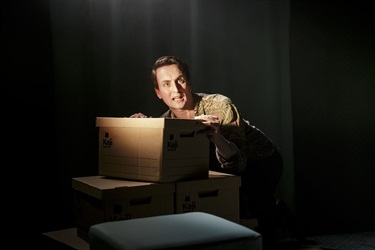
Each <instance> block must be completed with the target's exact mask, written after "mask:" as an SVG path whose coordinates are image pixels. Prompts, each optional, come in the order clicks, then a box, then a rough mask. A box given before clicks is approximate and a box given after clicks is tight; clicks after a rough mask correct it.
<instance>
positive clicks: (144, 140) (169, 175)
mask: <svg viewBox="0 0 375 250" xmlns="http://www.w3.org/2000/svg"><path fill="white" fill-rule="evenodd" d="M96 125H97V127H99V175H98V176H87V177H77V178H73V180H72V186H73V189H74V191H75V192H74V193H75V209H76V210H75V214H76V226H77V234H78V236H80V237H81V238H83V239H85V240H88V239H87V238H88V230H89V228H90V226H92V225H94V224H97V223H102V222H107V221H115V220H126V219H133V218H142V217H149V216H156V215H164V214H174V213H186V212H193V211H197V212H207V213H211V214H213V215H217V216H220V217H222V218H225V219H228V220H231V221H234V222H239V187H240V185H241V178H240V177H239V176H234V175H229V174H224V173H219V172H214V171H209V165H208V159H209V140H208V139H207V138H206V137H205V136H200V135H197V133H196V132H197V130H199V126H200V125H201V124H200V123H199V122H197V121H195V120H188V119H166V118H147V119H140V118H106V117H98V118H97V120H96Z"/></svg>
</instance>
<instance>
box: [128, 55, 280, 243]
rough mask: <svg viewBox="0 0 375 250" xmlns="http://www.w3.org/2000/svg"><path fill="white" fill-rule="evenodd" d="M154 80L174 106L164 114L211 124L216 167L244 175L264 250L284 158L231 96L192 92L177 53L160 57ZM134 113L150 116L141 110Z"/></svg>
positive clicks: (243, 205) (247, 206)
mask: <svg viewBox="0 0 375 250" xmlns="http://www.w3.org/2000/svg"><path fill="white" fill-rule="evenodd" d="M151 80H152V82H153V85H154V90H155V93H156V95H157V97H158V98H159V99H161V100H163V102H164V103H165V104H166V105H167V106H168V108H169V109H168V111H167V112H165V113H164V114H163V115H162V116H161V117H166V118H184V119H198V120H200V121H202V123H203V124H204V125H206V126H207V127H206V128H205V129H202V131H200V133H203V134H205V135H207V137H208V138H209V140H210V142H211V143H210V145H211V153H210V169H211V170H214V171H221V172H225V173H230V174H235V175H240V176H241V179H242V183H241V184H242V185H241V188H240V217H241V219H246V218H257V219H258V224H259V228H258V230H259V232H260V233H261V234H262V237H263V239H264V249H267V248H268V249H272V245H273V243H274V241H275V229H276V228H275V226H276V222H275V219H276V218H275V217H276V211H275V209H276V207H275V206H276V201H275V199H274V194H275V190H276V188H277V185H278V182H279V180H280V177H281V174H282V169H283V160H282V157H281V154H280V152H279V149H278V147H277V146H276V145H275V144H274V143H273V142H272V141H271V140H270V139H269V138H268V137H267V136H266V135H265V134H264V133H263V132H262V131H261V130H259V129H258V128H256V127H255V126H253V125H251V124H250V123H249V122H248V121H246V120H245V119H243V118H242V116H241V113H240V112H239V111H238V109H237V107H236V105H235V104H234V103H233V102H232V101H231V99H230V98H228V97H226V96H224V95H221V94H205V93H195V92H193V91H192V83H191V81H190V72H189V68H188V65H187V64H186V63H185V62H184V61H182V60H181V59H179V58H177V57H174V56H163V57H161V58H159V59H158V60H156V62H155V64H154V66H153V69H152V72H151ZM131 117H147V116H145V115H144V114H142V113H136V114H134V115H132V116H131Z"/></svg>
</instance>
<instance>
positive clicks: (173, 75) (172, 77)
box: [155, 64, 194, 110]
mask: <svg viewBox="0 0 375 250" xmlns="http://www.w3.org/2000/svg"><path fill="white" fill-rule="evenodd" d="M156 79H157V81H158V86H159V89H155V93H156V95H157V96H158V97H159V98H160V99H162V100H163V101H164V103H165V104H166V105H167V106H168V107H169V108H170V109H171V110H184V109H193V108H194V107H193V99H192V95H191V85H190V83H189V82H187V80H186V79H185V77H184V75H183V74H182V72H181V71H180V69H179V68H178V66H177V65H175V64H172V65H167V66H163V67H160V68H158V69H157V70H156Z"/></svg>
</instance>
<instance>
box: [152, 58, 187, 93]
mask: <svg viewBox="0 0 375 250" xmlns="http://www.w3.org/2000/svg"><path fill="white" fill-rule="evenodd" d="M172 64H175V65H177V67H178V68H179V69H180V71H181V73H182V74H183V75H184V77H185V80H186V81H187V82H188V83H189V84H190V72H189V66H188V65H187V64H186V63H185V62H184V61H183V60H181V59H179V58H177V57H175V56H162V57H160V58H159V59H157V60H156V62H155V63H154V66H153V67H152V71H151V81H152V83H153V85H154V88H155V89H159V85H158V81H157V78H156V70H157V69H158V68H160V67H162V66H167V65H172Z"/></svg>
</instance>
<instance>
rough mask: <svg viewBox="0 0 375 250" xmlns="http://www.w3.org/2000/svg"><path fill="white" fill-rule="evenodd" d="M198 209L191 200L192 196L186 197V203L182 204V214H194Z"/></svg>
mask: <svg viewBox="0 0 375 250" xmlns="http://www.w3.org/2000/svg"><path fill="white" fill-rule="evenodd" d="M196 208H197V205H196V203H195V201H191V200H190V196H185V199H184V202H183V203H182V212H183V213H187V212H194V211H195V209H196Z"/></svg>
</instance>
